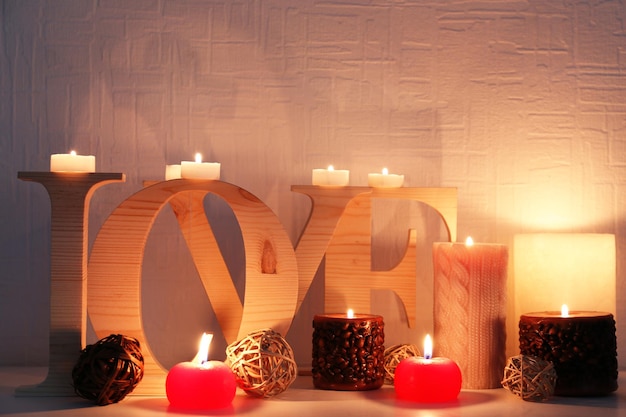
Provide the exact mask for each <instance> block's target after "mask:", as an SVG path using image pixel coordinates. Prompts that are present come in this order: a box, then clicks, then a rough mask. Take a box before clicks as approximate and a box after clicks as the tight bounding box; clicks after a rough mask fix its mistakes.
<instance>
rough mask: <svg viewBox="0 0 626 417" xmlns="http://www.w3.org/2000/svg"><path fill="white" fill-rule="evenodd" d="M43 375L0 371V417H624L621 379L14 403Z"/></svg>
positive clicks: (297, 385)
mask: <svg viewBox="0 0 626 417" xmlns="http://www.w3.org/2000/svg"><path fill="white" fill-rule="evenodd" d="M44 373H45V370H44V369H41V368H0V415H2V416H3V417H41V416H46V417H84V416H90V417H120V416H123V417H172V416H181V417H182V416H188V417H189V416H227V415H228V416H231V415H238V416H254V417H294V416H297V417H337V416H342V417H373V416H376V417H455V416H462V417H502V416H506V417H533V416H542V417H589V416H597V417H601V416H607V417H608V416H610V417H626V389H625V388H624V387H625V386H626V385H625V384H626V378H625V377H624V375H623V374H620V378H619V383H620V386H621V387H622V388H619V389H618V391H617V392H615V393H614V394H612V395H609V396H606V397H590V398H566V397H552V398H551V399H550V400H548V401H547V402H545V403H534V402H528V401H522V400H521V399H519V398H518V397H516V396H515V395H513V394H510V393H509V392H508V391H506V390H504V389H502V388H499V389H491V390H462V391H461V393H460V394H459V397H458V400H457V401H456V402H453V403H448V404H430V405H429V404H415V403H401V402H397V401H396V400H395V395H394V391H393V388H392V387H391V386H389V385H385V386H383V387H382V388H381V389H379V390H374V391H360V392H354V391H326V390H318V389H314V388H313V382H312V378H311V377H310V376H309V377H303V376H299V377H298V378H296V381H295V382H294V383H293V384H292V385H291V386H290V387H289V389H287V390H286V391H285V392H283V393H281V394H279V395H277V396H276V397H272V398H269V399H260V398H251V397H249V396H247V395H246V394H245V393H243V391H241V390H240V389H238V390H237V395H236V396H235V399H234V400H233V402H232V407H230V408H227V409H225V410H216V411H213V412H211V411H204V412H201V411H196V412H185V411H181V410H175V409H171V408H170V407H169V403H168V401H167V398H165V396H151V397H138V396H128V397H126V398H125V399H124V400H122V401H121V402H119V403H117V404H111V405H107V406H104V407H98V406H95V405H92V403H90V402H89V401H87V400H84V399H82V398H78V397H73V398H68V397H64V398H16V397H14V396H13V390H14V389H15V386H17V385H18V384H29V383H32V382H33V381H37V380H38V379H39V378H41V375H43V374H44Z"/></svg>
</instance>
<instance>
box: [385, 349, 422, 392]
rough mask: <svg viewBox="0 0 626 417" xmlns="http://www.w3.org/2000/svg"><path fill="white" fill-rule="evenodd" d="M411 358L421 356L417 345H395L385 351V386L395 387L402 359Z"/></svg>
mask: <svg viewBox="0 0 626 417" xmlns="http://www.w3.org/2000/svg"><path fill="white" fill-rule="evenodd" d="M411 356H420V350H419V348H418V347H417V346H415V345H393V346H391V347H388V348H387V349H385V384H388V385H393V380H394V378H395V374H396V367H397V366H398V364H399V363H400V361H401V360H402V359H406V358H408V357H411Z"/></svg>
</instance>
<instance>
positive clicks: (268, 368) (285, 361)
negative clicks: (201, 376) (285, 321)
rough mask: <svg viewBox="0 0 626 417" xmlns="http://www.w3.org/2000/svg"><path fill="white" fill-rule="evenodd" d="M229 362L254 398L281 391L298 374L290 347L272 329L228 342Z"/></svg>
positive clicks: (237, 377) (243, 385)
mask: <svg viewBox="0 0 626 417" xmlns="http://www.w3.org/2000/svg"><path fill="white" fill-rule="evenodd" d="M226 363H227V364H228V365H229V366H230V369H231V370H232V371H233V373H234V374H235V378H236V379H237V385H238V386H239V388H241V389H243V390H244V391H245V393H246V394H248V395H251V396H253V397H261V398H265V397H272V396H274V395H277V394H280V393H281V392H283V391H285V390H286V389H287V388H288V387H289V385H291V383H292V382H293V381H294V380H295V379H296V376H297V374H298V369H297V366H296V361H295V358H294V354H293V350H292V349H291V346H289V344H288V343H287V341H286V340H285V339H284V338H283V337H282V336H281V335H280V334H279V333H277V332H275V331H274V330H272V329H262V330H257V331H255V332H252V333H250V334H248V335H247V336H246V337H245V338H243V339H242V340H239V341H237V342H234V343H231V344H230V345H228V347H227V348H226Z"/></svg>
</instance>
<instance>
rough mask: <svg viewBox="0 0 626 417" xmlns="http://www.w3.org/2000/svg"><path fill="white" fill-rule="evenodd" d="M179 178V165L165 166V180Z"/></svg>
mask: <svg viewBox="0 0 626 417" xmlns="http://www.w3.org/2000/svg"><path fill="white" fill-rule="evenodd" d="M178 178H180V164H177V165H165V180H166V181H169V180H176V179H178Z"/></svg>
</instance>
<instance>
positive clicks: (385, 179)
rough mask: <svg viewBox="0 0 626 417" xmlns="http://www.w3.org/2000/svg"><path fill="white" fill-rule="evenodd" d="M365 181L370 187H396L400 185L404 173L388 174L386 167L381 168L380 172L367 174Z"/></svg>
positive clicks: (402, 181)
mask: <svg viewBox="0 0 626 417" xmlns="http://www.w3.org/2000/svg"><path fill="white" fill-rule="evenodd" d="M367 183H368V185H369V186H370V187H379V188H397V187H402V184H403V183H404V175H398V174H390V173H389V170H388V169H387V168H383V171H382V173H381V174H376V173H372V174H367Z"/></svg>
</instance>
